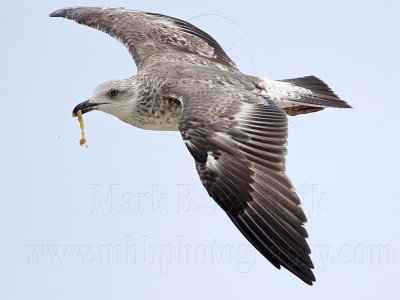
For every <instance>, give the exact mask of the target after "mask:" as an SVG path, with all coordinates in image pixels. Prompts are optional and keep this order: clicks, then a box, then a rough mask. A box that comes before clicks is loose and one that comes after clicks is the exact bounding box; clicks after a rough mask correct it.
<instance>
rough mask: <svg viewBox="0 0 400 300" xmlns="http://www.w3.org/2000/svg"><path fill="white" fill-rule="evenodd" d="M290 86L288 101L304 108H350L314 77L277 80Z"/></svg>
mask: <svg viewBox="0 0 400 300" xmlns="http://www.w3.org/2000/svg"><path fill="white" fill-rule="evenodd" d="M278 81H280V82H285V83H287V84H289V85H290V86H291V89H290V88H288V89H289V90H291V93H289V95H290V94H291V95H293V97H292V99H291V97H290V96H289V97H288V99H286V100H288V101H290V102H295V103H299V104H302V105H305V106H314V107H321V108H325V107H338V108H351V106H350V105H349V104H348V103H347V102H346V101H344V100H342V99H340V98H339V96H338V95H336V94H335V93H334V92H333V91H332V90H331V88H330V87H329V86H328V85H327V84H326V83H325V82H323V81H322V80H321V79H319V78H317V77H315V76H306V77H299V78H292V79H283V80H278Z"/></svg>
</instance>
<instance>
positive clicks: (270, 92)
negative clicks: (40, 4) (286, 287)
mask: <svg viewBox="0 0 400 300" xmlns="http://www.w3.org/2000/svg"><path fill="white" fill-rule="evenodd" d="M50 17H62V18H67V19H71V20H74V21H75V22H77V23H79V24H83V25H86V26H89V27H93V28H95V29H98V30H100V31H103V32H105V33H107V34H109V35H110V36H112V37H114V38H115V39H117V40H119V41H120V42H121V43H122V44H123V45H125V47H126V48H127V49H128V51H129V53H130V54H131V56H132V57H133V60H134V61H135V63H136V65H137V69H138V72H137V74H136V75H135V76H133V77H130V78H128V79H122V80H111V81H107V82H104V83H102V84H100V85H99V86H97V87H96V88H95V90H94V92H93V95H92V96H91V98H90V99H89V100H87V101H85V102H82V103H80V104H78V105H77V106H76V107H75V108H74V109H73V116H76V113H77V112H78V111H79V110H80V111H81V112H82V113H87V112H89V111H93V110H99V111H103V112H106V113H108V114H111V115H113V116H115V117H117V118H119V119H120V120H122V121H123V122H126V123H128V124H130V125H132V126H135V127H138V128H142V129H146V130H158V131H180V133H181V135H182V138H183V141H184V143H185V145H186V147H187V149H188V150H189V152H190V153H191V155H192V156H193V158H194V160H195V166H196V170H197V172H198V174H199V177H200V180H201V182H202V184H203V185H204V187H205V188H206V189H207V191H208V194H209V195H210V196H211V197H212V198H213V199H214V200H215V201H216V202H217V204H218V205H219V206H220V207H221V208H222V209H223V210H224V211H225V212H226V214H227V215H228V217H229V218H230V219H231V221H232V222H233V223H234V224H235V226H236V227H237V228H238V229H239V230H240V232H241V233H242V234H243V235H244V236H245V237H246V239H247V240H248V241H249V242H250V243H251V244H252V245H253V246H254V247H255V248H256V249H257V250H258V251H259V252H260V253H261V254H262V255H263V256H264V257H265V258H266V259H267V260H268V261H270V262H271V263H272V264H273V265H274V266H275V267H276V268H278V269H280V268H281V266H283V267H284V268H286V269H287V270H289V271H290V272H292V273H293V274H294V275H296V276H297V277H299V278H300V279H301V280H303V281H304V282H305V283H307V284H309V285H312V284H313V282H314V281H315V276H314V274H313V272H312V269H313V268H314V266H313V263H312V261H311V259H310V253H311V250H310V247H309V246H308V244H307V241H306V238H307V237H308V234H307V231H306V230H305V228H304V223H305V222H306V221H307V219H306V216H305V214H304V212H303V210H302V209H301V207H300V199H299V197H298V195H297V194H296V192H295V189H294V187H293V184H292V183H291V181H290V180H289V178H288V177H287V175H286V173H285V155H286V144H287V135H288V120H287V115H291V116H295V115H300V114H306V113H312V112H316V111H320V110H322V109H324V108H326V107H336V108H350V107H351V106H350V105H349V104H347V103H346V102H345V101H343V100H341V99H340V98H339V97H338V96H337V95H336V94H335V93H334V92H333V91H332V90H331V89H330V88H329V87H328V85H327V84H325V83H324V82H323V81H322V80H320V79H318V78H317V77H314V76H307V77H301V78H294V79H286V80H270V79H266V78H260V77H255V76H250V75H246V74H243V73H241V72H240V71H239V69H238V67H237V66H236V65H235V63H234V62H233V61H232V60H231V59H230V58H229V56H228V55H227V54H226V53H225V51H224V50H223V48H222V47H221V46H220V45H219V44H218V43H217V41H216V40H215V39H214V38H212V37H211V36H210V35H209V34H207V33H206V32H204V31H202V30H201V29H199V28H197V27H195V26H194V25H192V24H190V23H188V22H186V21H183V20H180V19H177V18H173V17H169V16H166V15H162V14H158V13H149V12H141V11H134V10H127V9H123V8H101V7H70V8H63V9H60V10H57V11H55V12H53V13H51V14H50Z"/></svg>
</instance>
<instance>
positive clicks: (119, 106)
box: [72, 78, 138, 120]
mask: <svg viewBox="0 0 400 300" xmlns="http://www.w3.org/2000/svg"><path fill="white" fill-rule="evenodd" d="M137 99H138V93H137V88H136V84H135V80H134V79H132V78H129V79H123V80H110V81H106V82H104V83H101V84H100V85H98V86H97V87H96V88H95V90H94V91H93V95H92V96H91V97H90V99H89V100H86V101H84V102H82V103H79V104H78V105H77V106H75V108H74V109H73V111H72V116H73V117H76V115H77V112H78V111H79V110H80V111H81V112H82V114H84V113H87V112H89V111H92V110H100V111H103V112H106V113H109V114H111V115H113V116H116V117H118V118H119V119H121V120H124V119H125V118H126V117H127V116H128V115H129V114H130V113H131V112H132V111H134V110H135V107H136V104H137Z"/></svg>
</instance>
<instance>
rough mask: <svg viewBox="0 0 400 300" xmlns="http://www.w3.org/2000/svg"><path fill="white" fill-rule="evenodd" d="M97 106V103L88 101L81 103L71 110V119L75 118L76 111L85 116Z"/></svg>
mask: <svg viewBox="0 0 400 300" xmlns="http://www.w3.org/2000/svg"><path fill="white" fill-rule="evenodd" d="M98 105H99V104H98V103H90V102H89V100H86V101H84V102H82V103H79V104H78V105H77V106H75V107H74V109H73V110H72V117H76V116H77V113H78V111H81V112H82V114H85V113H87V112H89V111H92V110H95V109H96V108H97V106H98Z"/></svg>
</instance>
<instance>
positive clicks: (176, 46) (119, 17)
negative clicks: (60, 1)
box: [50, 7, 238, 71]
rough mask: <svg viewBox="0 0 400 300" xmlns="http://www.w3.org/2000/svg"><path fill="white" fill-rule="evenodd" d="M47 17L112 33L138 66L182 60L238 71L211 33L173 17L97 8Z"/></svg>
mask: <svg viewBox="0 0 400 300" xmlns="http://www.w3.org/2000/svg"><path fill="white" fill-rule="evenodd" d="M50 17H63V18H67V19H71V20H74V21H76V22H77V23H79V24H83V25H87V26H89V27H93V28H96V29H98V30H101V31H103V32H105V33H107V34H109V35H111V36H112V37H114V38H116V39H117V40H119V41H121V42H122V43H123V44H124V45H125V46H126V47H127V48H128V50H129V52H130V54H131V55H132V56H133V59H134V60H135V62H136V64H137V66H138V68H139V69H140V68H144V67H145V66H146V65H151V64H158V63H163V62H185V63H190V64H195V65H202V66H204V65H206V66H210V67H217V68H220V69H224V70H230V71H238V69H237V67H236V65H235V63H234V62H233V61H232V60H231V59H230V58H229V57H228V55H227V54H226V53H225V51H224V50H223V49H222V47H221V46H220V45H219V44H218V43H217V42H216V41H215V40H214V39H213V38H212V37H211V36H210V35H208V34H207V33H205V32H204V31H202V30H200V29H199V28H197V27H195V26H193V25H192V24H190V23H188V22H185V21H182V20H179V19H176V18H173V17H169V16H164V15H161V14H154V13H146V12H140V11H133V10H127V9H123V8H100V7H71V8H63V9H60V10H57V11H55V12H53V13H51V14H50Z"/></svg>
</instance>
